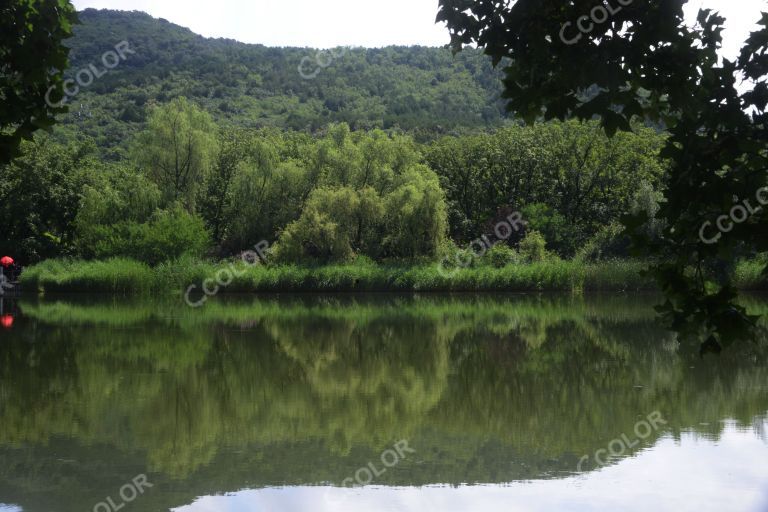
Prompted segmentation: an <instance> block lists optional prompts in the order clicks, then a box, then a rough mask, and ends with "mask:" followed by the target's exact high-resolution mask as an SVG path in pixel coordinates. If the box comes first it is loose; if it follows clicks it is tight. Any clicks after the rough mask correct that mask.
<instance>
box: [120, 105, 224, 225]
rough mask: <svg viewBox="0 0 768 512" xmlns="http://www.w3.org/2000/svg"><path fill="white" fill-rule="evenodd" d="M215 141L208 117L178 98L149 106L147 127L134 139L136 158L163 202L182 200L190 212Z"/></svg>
mask: <svg viewBox="0 0 768 512" xmlns="http://www.w3.org/2000/svg"><path fill="white" fill-rule="evenodd" d="M215 141H216V125H215V124H214V123H213V120H212V119H211V116H210V115H209V114H207V113H206V112H204V111H203V110H201V109H200V108H199V107H197V106H195V105H194V104H192V103H190V102H189V101H187V99H186V98H184V97H181V98H177V99H175V100H173V101H171V102H170V103H168V104H166V105H162V106H158V107H154V108H153V109H152V112H151V113H150V115H149V120H148V122H147V129H146V130H145V131H144V132H142V133H141V134H140V135H139V136H138V138H137V140H136V142H135V147H134V153H135V159H136V161H137V162H138V163H139V165H140V166H141V167H142V168H144V169H145V170H146V171H147V172H148V173H149V175H150V176H151V177H152V179H153V180H154V182H155V183H157V185H158V186H159V187H160V190H161V191H162V193H163V199H164V201H165V202H166V203H172V202H175V201H182V202H183V203H184V204H185V205H186V206H187V208H188V209H189V210H190V211H192V210H193V209H194V204H195V198H196V195H197V193H198V190H199V187H200V184H201V183H202V182H203V180H204V179H205V177H206V173H207V172H208V170H209V168H210V166H211V163H212V160H213V158H214V148H215Z"/></svg>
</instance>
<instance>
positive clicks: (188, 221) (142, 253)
mask: <svg viewBox="0 0 768 512" xmlns="http://www.w3.org/2000/svg"><path fill="white" fill-rule="evenodd" d="M209 243H210V239H209V236H208V232H207V231H206V229H205V225H204V223H203V220H202V219H201V218H200V217H198V216H196V215H192V214H189V213H188V212H186V211H185V210H184V209H183V208H181V207H180V206H174V207H172V208H171V209H170V210H157V211H156V212H155V214H154V215H153V216H152V217H151V218H150V219H149V221H147V222H143V223H139V222H136V221H123V222H118V223H116V224H113V225H95V226H90V227H88V228H86V229H84V230H83V233H82V235H81V239H80V240H79V246H80V248H81V250H82V252H83V254H84V255H85V256H88V257H94V258H99V259H104V258H110V257H116V256H125V257H129V258H133V259H135V260H138V261H142V262H145V263H147V264H149V265H157V264H158V263H160V262H162V261H167V260H173V259H176V258H178V257H179V256H181V255H182V254H191V255H194V256H200V255H201V254H202V253H203V251H205V249H206V248H207V247H208V245H209Z"/></svg>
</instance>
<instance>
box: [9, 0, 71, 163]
mask: <svg viewBox="0 0 768 512" xmlns="http://www.w3.org/2000/svg"><path fill="white" fill-rule="evenodd" d="M76 22H77V16H76V14H75V8H74V7H73V6H72V4H71V3H70V2H69V0H4V1H3V3H2V5H1V6H0V101H2V104H0V166H3V165H5V164H7V163H8V162H10V161H11V159H12V158H13V157H15V156H17V155H18V154H19V144H20V143H21V141H22V139H27V140H29V139H31V138H32V134H33V133H34V132H35V131H36V130H39V129H41V128H49V127H51V126H52V125H53V123H54V116H55V114H57V113H62V112H66V108H63V107H62V106H60V105H59V106H56V104H57V102H58V101H59V100H60V99H61V96H62V89H63V85H62V83H63V80H62V74H63V72H64V70H65V69H66V68H67V55H68V53H69V50H68V48H66V47H64V46H63V44H62V42H63V41H64V39H67V38H68V37H71V35H72V26H73V25H74V24H75V23H76Z"/></svg>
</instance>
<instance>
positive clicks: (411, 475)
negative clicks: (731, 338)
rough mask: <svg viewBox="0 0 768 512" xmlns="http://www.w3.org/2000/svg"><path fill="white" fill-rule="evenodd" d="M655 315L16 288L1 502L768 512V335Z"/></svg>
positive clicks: (8, 328) (569, 306)
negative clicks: (701, 345) (687, 330)
mask: <svg viewBox="0 0 768 512" xmlns="http://www.w3.org/2000/svg"><path fill="white" fill-rule="evenodd" d="M745 301H747V302H748V304H747V305H748V306H749V308H750V309H751V310H753V311H761V312H766V311H768V302H766V301H765V300H763V299H759V298H747V299H745ZM654 303H655V301H654V297H650V296H648V297H646V296H626V295H604V296H602V295H600V296H587V297H575V296H570V295H569V296H518V295H499V296H496V295H493V296H492V295H482V296H476V295H452V296H447V295H425V296H398V295H391V294H383V295H349V296H347V295H336V296H330V297H329V296H317V295H303V296H275V297H259V298H253V297H247V298H246V297H227V298H224V297H218V298H216V299H213V300H211V301H209V302H208V303H207V304H206V305H205V307H203V308H200V309H192V308H188V307H186V306H185V305H184V303H183V301H181V299H179V300H170V299H165V300H157V299H155V300H146V299H123V298H103V297H102V298H93V297H90V298H86V297H72V296H62V297H47V298H45V299H43V298H40V299H38V298H34V297H31V298H21V299H19V300H15V301H9V300H7V299H6V300H4V301H3V303H2V305H1V306H0V307H1V308H2V311H1V312H0V316H1V317H2V320H3V321H2V325H1V326H0V511H2V512H18V511H24V512H58V511H61V512H69V511H78V512H85V511H94V512H109V511H117V510H122V512H131V511H169V510H173V511H178V512H213V511H217V512H218V511H222V512H225V511H226V512H230V511H233V512H235V511H236V512H239V511H247V512H251V511H253V512H257V511H258V512H261V511H264V512H271V511H280V512H283V511H288V512H301V511H321V512H322V511H343V512H353V511H354V512H356V511H382V512H383V511H387V512H396V511H432V510H434V511H440V512H442V511H449V512H453V511H491V512H495V511H502V510H503V511H505V512H509V511H537V512H538V511H542V512H543V511H548V512H549V511H589V512H592V511H595V512H596V511H604V510H616V511H643V512H647V511H657V512H658V511H670V512H672V511H674V512H680V511H689V510H690V511H697V512H702V511H704V512H706V511H713V512H714V511H717V512H721V511H729V512H765V511H768V415H767V413H768V364H767V362H768V336H763V337H762V338H761V339H760V340H758V341H757V342H755V343H752V344H742V345H740V346H737V347H732V348H730V349H728V350H726V351H725V352H724V353H723V354H721V355H720V356H719V357H718V356H706V357H704V358H702V357H700V356H699V354H698V351H697V350H695V349H694V348H692V347H687V346H685V345H682V346H681V345H680V344H679V343H678V342H677V341H676V337H675V335H674V334H672V333H670V332H668V331H666V330H665V329H664V328H663V327H662V326H661V325H660V324H659V321H658V319H657V318H656V316H655V314H654V311H653V309H652V306H653V305H654ZM766 332H768V328H766V324H765V323H762V324H761V333H762V334H763V335H765V333H766Z"/></svg>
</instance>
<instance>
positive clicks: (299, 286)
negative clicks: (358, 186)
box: [21, 258, 768, 302]
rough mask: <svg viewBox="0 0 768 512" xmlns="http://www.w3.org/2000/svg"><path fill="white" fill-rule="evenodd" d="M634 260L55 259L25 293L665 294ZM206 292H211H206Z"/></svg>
mask: <svg viewBox="0 0 768 512" xmlns="http://www.w3.org/2000/svg"><path fill="white" fill-rule="evenodd" d="M646 267H647V264H645V263H643V262H640V261H633V260H613V261H605V262H599V263H581V262H576V261H560V260H555V261H545V262H540V263H526V264H516V265H513V264H510V265H507V266H505V267H501V268H496V267H492V266H489V265H485V266H477V267H473V268H467V269H459V270H456V271H455V272H454V273H452V274H450V275H446V274H445V273H441V272H440V271H439V270H438V268H437V265H436V264H424V263H421V264H411V265H384V264H371V263H362V264H361V263H350V264H329V265H325V266H313V267H310V266H297V265H268V266H249V265H241V264H232V263H229V262H220V263H210V262H205V261H199V260H179V261H176V262H171V263H165V264H161V265H158V266H156V267H149V266H148V265H145V264H143V263H139V262H137V261H134V260H128V259H122V258H119V259H111V260H102V261H81V260H48V261H45V262H42V263H40V264H38V265H35V266H32V267H30V268H29V269H27V271H26V272H25V273H24V274H23V275H22V279H21V285H22V288H23V290H24V291H23V293H24V295H28V294H35V293H84V292H87V293H111V294H131V295H133V294H139V295H145V294H149V295H159V296H162V295H172V294H178V293H182V294H185V296H186V297H188V298H189V300H190V301H192V302H197V301H199V300H200V299H201V298H202V299H205V298H206V297H212V296H215V295H219V294H223V295H237V294H269V293H306V294H317V293H541V292H555V293H592V292H598V293H599V292H618V293H630V292H644V293H645V292H649V293H653V292H658V291H659V290H658V287H657V286H656V284H655V283H654V282H653V281H651V280H649V279H648V278H647V277H644V276H641V275H640V272H641V271H642V270H644V269H645V268H646ZM761 271H762V264H761V263H759V262H756V261H748V262H741V263H739V264H738V265H737V267H736V272H735V282H736V285H737V287H738V288H739V289H740V290H744V291H768V279H766V277H765V276H762V275H761ZM203 290H206V291H205V292H204V291H203Z"/></svg>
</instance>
